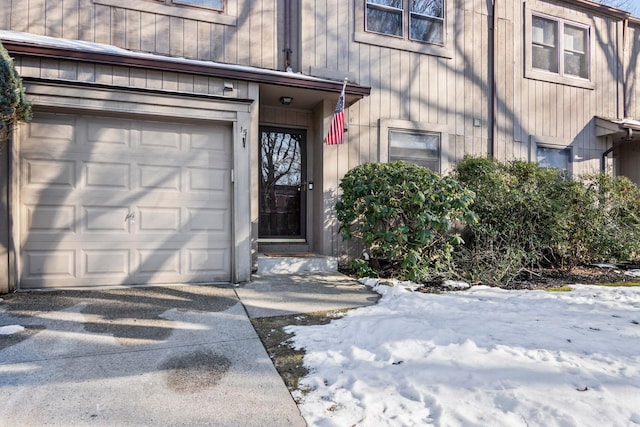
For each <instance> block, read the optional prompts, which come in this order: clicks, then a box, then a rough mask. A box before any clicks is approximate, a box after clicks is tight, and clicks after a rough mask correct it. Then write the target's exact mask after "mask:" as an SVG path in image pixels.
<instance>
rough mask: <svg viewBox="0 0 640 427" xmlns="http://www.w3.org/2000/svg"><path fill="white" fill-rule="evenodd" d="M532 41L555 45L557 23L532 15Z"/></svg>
mask: <svg viewBox="0 0 640 427" xmlns="http://www.w3.org/2000/svg"><path fill="white" fill-rule="evenodd" d="M531 26H532V41H533V43H535V44H544V45H547V46H557V45H558V43H557V39H558V37H557V34H558V24H557V22H556V21H552V20H551V19H544V18H540V17H539V16H534V17H532V18H531Z"/></svg>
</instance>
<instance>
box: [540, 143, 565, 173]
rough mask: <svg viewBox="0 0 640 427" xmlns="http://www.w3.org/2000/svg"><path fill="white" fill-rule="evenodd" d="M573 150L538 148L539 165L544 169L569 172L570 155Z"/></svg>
mask: <svg viewBox="0 0 640 427" xmlns="http://www.w3.org/2000/svg"><path fill="white" fill-rule="evenodd" d="M570 153H571V150H570V149H568V148H563V149H559V148H548V147H538V149H537V155H538V164H539V165H540V166H542V167H543V168H554V169H561V170H564V171H569V155H570Z"/></svg>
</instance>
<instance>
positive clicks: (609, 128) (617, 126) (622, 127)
mask: <svg viewBox="0 0 640 427" xmlns="http://www.w3.org/2000/svg"><path fill="white" fill-rule="evenodd" d="M595 125H596V136H613V137H616V136H628V135H629V134H630V132H629V131H631V133H633V132H635V131H640V120H636V119H631V118H626V119H608V118H605V117H595Z"/></svg>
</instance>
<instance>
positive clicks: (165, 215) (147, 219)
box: [137, 207, 182, 234]
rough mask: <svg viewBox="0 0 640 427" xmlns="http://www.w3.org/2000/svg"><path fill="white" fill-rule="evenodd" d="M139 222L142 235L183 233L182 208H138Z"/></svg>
mask: <svg viewBox="0 0 640 427" xmlns="http://www.w3.org/2000/svg"><path fill="white" fill-rule="evenodd" d="M138 212H139V213H140V215H139V222H138V223H137V224H138V227H139V228H138V230H139V231H140V232H141V233H145V232H146V233H149V232H165V233H171V234H174V233H176V232H179V231H181V224H182V221H181V216H182V215H181V209H180V208H156V207H140V208H138Z"/></svg>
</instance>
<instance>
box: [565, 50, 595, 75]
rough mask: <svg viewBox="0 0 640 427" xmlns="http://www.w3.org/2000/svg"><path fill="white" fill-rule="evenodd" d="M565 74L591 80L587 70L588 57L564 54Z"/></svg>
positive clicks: (577, 54) (569, 53)
mask: <svg viewBox="0 0 640 427" xmlns="http://www.w3.org/2000/svg"><path fill="white" fill-rule="evenodd" d="M564 73H565V74H570V75H572V76H578V77H582V78H583V79H588V78H589V72H588V70H587V57H586V55H582V54H579V53H571V52H565V54H564Z"/></svg>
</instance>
